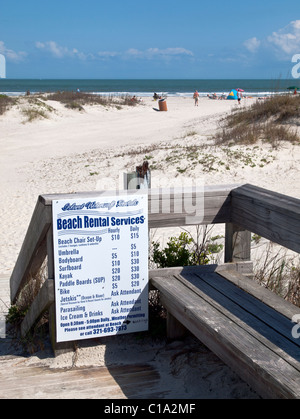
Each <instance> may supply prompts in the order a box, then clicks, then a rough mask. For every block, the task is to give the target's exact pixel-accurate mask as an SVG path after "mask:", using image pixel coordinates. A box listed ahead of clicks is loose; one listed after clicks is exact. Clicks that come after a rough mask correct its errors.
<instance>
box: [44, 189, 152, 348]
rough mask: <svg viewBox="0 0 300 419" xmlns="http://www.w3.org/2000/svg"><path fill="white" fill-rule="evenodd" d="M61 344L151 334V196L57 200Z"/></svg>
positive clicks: (54, 203)
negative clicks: (145, 332)
mask: <svg viewBox="0 0 300 419" xmlns="http://www.w3.org/2000/svg"><path fill="white" fill-rule="evenodd" d="M52 210H53V240H54V243H53V244H54V269H55V305H56V331H57V335H56V340H57V342H65V341H70V340H80V339H88V338H93V337H100V336H110V335H116V334H119V333H120V334H121V333H131V332H140V331H144V330H147V329H148V195H147V194H142V193H135V194H124V195H117V196H107V195H104V196H103V195H100V196H97V197H94V198H75V199H64V200H53V201H52Z"/></svg>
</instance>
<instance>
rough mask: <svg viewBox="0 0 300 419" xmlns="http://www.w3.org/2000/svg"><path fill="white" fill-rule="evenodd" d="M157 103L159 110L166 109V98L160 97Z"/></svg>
mask: <svg viewBox="0 0 300 419" xmlns="http://www.w3.org/2000/svg"><path fill="white" fill-rule="evenodd" d="M158 105H159V110H160V111H167V110H168V108H167V101H166V99H160V100H159V101H158Z"/></svg>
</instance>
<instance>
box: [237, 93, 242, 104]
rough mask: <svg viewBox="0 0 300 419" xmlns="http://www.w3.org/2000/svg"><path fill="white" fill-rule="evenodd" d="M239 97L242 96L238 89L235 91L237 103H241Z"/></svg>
mask: <svg viewBox="0 0 300 419" xmlns="http://www.w3.org/2000/svg"><path fill="white" fill-rule="evenodd" d="M241 98H242V93H241V92H240V91H239V90H238V91H237V100H238V104H239V105H240V104H241Z"/></svg>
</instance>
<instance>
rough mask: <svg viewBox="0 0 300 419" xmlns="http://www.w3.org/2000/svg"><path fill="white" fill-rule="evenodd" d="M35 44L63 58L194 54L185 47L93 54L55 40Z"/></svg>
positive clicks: (40, 48)
mask: <svg viewBox="0 0 300 419" xmlns="http://www.w3.org/2000/svg"><path fill="white" fill-rule="evenodd" d="M35 46H36V48H37V49H39V50H43V51H45V52H48V53H50V54H51V55H53V57H55V58H64V57H77V58H79V59H81V60H86V59H88V58H90V59H100V60H108V59H112V58H115V57H121V58H122V57H123V58H126V59H128V58H141V59H148V60H151V59H154V58H162V59H170V58H176V57H182V56H190V57H192V56H193V55H194V54H193V53H192V51H189V50H187V49H185V48H165V49H159V48H148V49H146V50H138V49H135V48H130V49H128V50H127V51H124V52H116V51H99V52H97V53H95V54H90V53H84V52H80V51H78V50H77V49H76V48H73V49H69V48H67V47H64V46H61V45H58V44H57V43H56V42H55V41H47V42H40V41H37V42H36V43H35Z"/></svg>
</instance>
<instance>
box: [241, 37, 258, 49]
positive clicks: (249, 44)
mask: <svg viewBox="0 0 300 419" xmlns="http://www.w3.org/2000/svg"><path fill="white" fill-rule="evenodd" d="M244 45H245V47H246V48H247V50H248V51H250V52H256V51H257V50H258V48H259V47H260V45H261V42H260V41H259V40H258V39H257V38H256V37H253V38H250V39H247V41H245V42H244Z"/></svg>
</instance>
